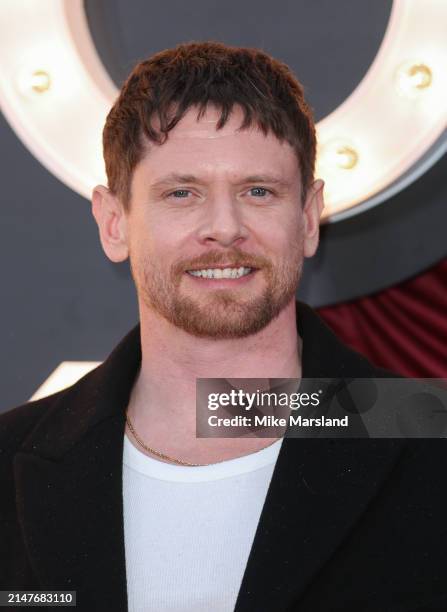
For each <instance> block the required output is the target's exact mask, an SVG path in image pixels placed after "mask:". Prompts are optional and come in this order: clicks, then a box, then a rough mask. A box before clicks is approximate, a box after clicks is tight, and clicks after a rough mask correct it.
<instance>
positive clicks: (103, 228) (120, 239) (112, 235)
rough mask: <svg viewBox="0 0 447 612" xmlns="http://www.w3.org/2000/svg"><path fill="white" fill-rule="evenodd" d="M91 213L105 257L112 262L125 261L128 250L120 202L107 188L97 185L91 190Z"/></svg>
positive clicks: (125, 222)
mask: <svg viewBox="0 0 447 612" xmlns="http://www.w3.org/2000/svg"><path fill="white" fill-rule="evenodd" d="M92 213H93V216H94V217H95V220H96V223H97V224H98V229H99V237H100V240H101V244H102V248H103V249H104V253H105V254H106V255H107V257H108V258H109V259H110V260H111V261H114V262H119V261H124V260H125V259H127V257H128V256H129V248H128V246H127V218H126V214H125V211H124V208H123V206H122V204H121V202H120V201H119V200H118V198H117V197H116V196H114V195H113V194H112V193H111V192H110V190H109V189H107V187H103V186H102V185H98V186H97V187H95V188H94V189H93V194H92Z"/></svg>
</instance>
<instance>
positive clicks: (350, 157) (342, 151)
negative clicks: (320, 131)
mask: <svg viewBox="0 0 447 612" xmlns="http://www.w3.org/2000/svg"><path fill="white" fill-rule="evenodd" d="M322 161H323V164H324V165H325V166H332V167H337V168H341V169H342V170H352V169H353V168H354V167H355V166H356V165H357V164H358V161H359V155H358V153H357V151H356V150H355V149H354V147H353V146H351V145H348V144H346V143H344V142H332V143H328V144H327V145H325V146H324V147H323V148H322Z"/></svg>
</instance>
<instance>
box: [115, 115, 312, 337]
mask: <svg viewBox="0 0 447 612" xmlns="http://www.w3.org/2000/svg"><path fill="white" fill-rule="evenodd" d="M219 116H220V113H219V112H218V111H217V110H216V109H214V108H212V107H211V108H208V110H207V112H206V114H205V115H204V116H203V117H202V118H201V119H200V120H199V121H197V110H196V109H191V110H190V111H188V112H187V114H186V115H185V116H184V118H183V119H182V120H181V121H180V122H179V124H178V125H177V126H176V127H175V128H174V129H173V130H172V131H171V132H169V135H168V139H167V141H166V142H165V143H164V144H162V145H155V144H151V145H150V147H149V152H148V153H147V155H146V156H145V157H144V159H143V160H142V161H141V162H140V163H139V164H138V166H137V167H136V169H135V171H134V174H133V177H132V184H131V193H132V195H131V202H130V210H129V212H128V213H127V215H126V237H127V238H126V239H127V245H128V248H129V256H130V263H131V269H132V274H133V278H134V280H135V283H136V287H137V292H138V297H139V300H140V302H141V301H142V302H143V303H144V304H145V305H146V307H148V308H149V309H152V310H154V311H156V312H157V313H158V314H159V315H161V316H162V317H164V318H165V319H166V320H167V321H169V322H170V323H172V324H173V325H175V326H177V327H179V328H181V329H183V330H185V331H186V332H188V333H190V334H193V335H195V336H200V337H208V338H215V339H219V338H222V339H223V338H240V337H244V336H247V335H250V334H253V333H255V332H257V331H259V330H261V329H262V328H264V327H265V326H266V325H267V324H268V323H270V321H272V319H273V318H274V317H276V316H277V315H278V314H279V313H280V312H281V310H282V309H283V308H284V307H285V306H286V305H287V304H289V303H290V301H291V300H293V299H294V298H295V291H296V288H297V285H298V281H299V278H300V274H301V268H302V263H303V257H304V255H305V254H307V253H305V244H306V223H305V221H304V216H305V215H304V213H303V210H302V202H301V179H300V171H299V165H298V160H297V157H296V154H295V152H294V150H293V149H292V147H291V146H290V145H289V144H288V143H286V142H284V143H281V142H280V141H279V140H278V139H277V138H276V137H275V136H274V135H272V134H269V135H267V136H265V135H264V134H263V133H262V131H260V130H259V129H257V128H255V127H253V128H250V129H247V130H241V131H238V128H239V127H240V125H241V121H242V118H243V116H242V112H241V111H240V109H237V108H236V109H235V111H234V112H233V114H232V115H231V117H230V119H229V121H228V122H227V124H226V125H225V126H224V127H223V128H222V129H220V130H216V123H217V121H218V119H219Z"/></svg>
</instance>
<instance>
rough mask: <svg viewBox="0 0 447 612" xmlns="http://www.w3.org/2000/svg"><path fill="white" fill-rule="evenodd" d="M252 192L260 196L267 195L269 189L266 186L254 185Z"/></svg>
mask: <svg viewBox="0 0 447 612" xmlns="http://www.w3.org/2000/svg"><path fill="white" fill-rule="evenodd" d="M250 193H251V194H252V195H254V196H256V197H259V196H265V195H267V194H268V193H269V191H268V190H267V189H265V188H264V187H252V188H251V189H250Z"/></svg>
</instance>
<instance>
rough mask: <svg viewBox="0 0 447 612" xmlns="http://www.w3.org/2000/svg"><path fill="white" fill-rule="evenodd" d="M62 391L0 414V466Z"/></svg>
mask: <svg viewBox="0 0 447 612" xmlns="http://www.w3.org/2000/svg"><path fill="white" fill-rule="evenodd" d="M63 393H64V391H59V392H58V393H54V394H53V395H49V396H47V397H43V398H41V399H39V400H36V401H32V402H27V403H26V404H22V405H20V406H16V407H15V408H11V409H10V410H7V411H6V412H3V413H2V414H0V466H3V465H4V462H5V460H6V458H7V457H8V456H11V455H13V454H14V453H15V452H16V451H17V450H18V449H19V448H20V446H21V445H22V443H23V442H24V441H25V440H26V438H27V437H28V436H29V435H30V434H31V433H32V431H33V430H34V428H35V427H36V426H37V424H38V423H39V422H40V421H41V420H42V419H43V418H45V415H46V414H47V413H48V412H50V411H51V409H52V407H53V406H54V405H55V404H56V402H57V401H58V400H59V398H60V397H61V396H62V395H63Z"/></svg>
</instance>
